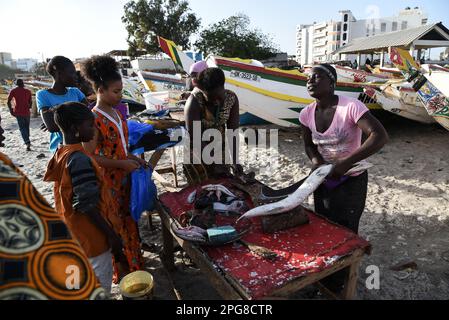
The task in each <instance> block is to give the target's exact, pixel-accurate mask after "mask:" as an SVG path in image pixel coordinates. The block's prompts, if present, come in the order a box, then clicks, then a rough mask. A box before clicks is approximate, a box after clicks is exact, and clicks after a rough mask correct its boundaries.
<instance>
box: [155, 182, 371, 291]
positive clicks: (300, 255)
mask: <svg viewBox="0 0 449 320" xmlns="http://www.w3.org/2000/svg"><path fill="white" fill-rule="evenodd" d="M210 183H221V184H223V185H225V186H228V184H227V183H226V180H220V181H215V182H208V183H205V184H210ZM205 184H202V185H205ZM200 188H201V186H197V187H189V188H186V189H184V190H182V191H180V192H177V193H165V194H163V195H161V196H160V202H161V203H162V204H163V205H164V207H166V208H167V209H168V213H169V214H170V215H171V217H172V218H175V219H177V218H179V216H180V215H181V214H183V213H184V212H186V211H188V210H192V209H193V204H189V203H188V202H187V198H188V196H189V195H190V194H191V193H192V192H193V191H194V190H199V189H200ZM247 202H248V205H249V206H250V207H253V204H252V202H251V200H249V199H248V200H247ZM307 213H308V214H309V218H310V223H309V224H307V225H303V226H299V227H296V228H292V229H288V230H284V231H281V232H277V233H275V234H264V233H263V232H262V226H261V223H260V219H257V218H256V219H253V225H252V227H251V230H250V231H249V232H248V233H247V234H245V236H244V237H243V240H245V241H247V242H250V243H254V244H257V245H261V246H263V247H266V248H268V249H271V250H273V251H274V252H276V253H277V254H278V258H277V259H276V260H275V261H273V262H272V261H268V260H266V259H263V258H260V257H258V256H255V255H254V254H252V253H251V252H250V251H249V250H248V249H247V248H246V247H245V246H243V245H240V244H238V243H234V244H230V245H225V246H221V247H207V246H204V247H203V250H204V251H205V252H206V253H207V254H208V255H209V257H210V260H211V261H212V262H213V263H214V264H215V265H217V266H218V267H220V268H221V269H222V270H223V271H225V272H226V273H228V274H230V275H232V276H233V277H234V278H235V279H236V280H237V281H239V283H240V284H241V285H242V286H243V287H244V288H245V289H246V291H247V293H248V294H249V296H251V297H252V298H253V299H258V298H262V297H264V296H269V295H270V293H271V292H273V291H274V290H275V289H277V288H281V287H283V286H284V285H285V284H287V283H288V282H289V281H292V280H293V279H296V278H298V277H302V276H306V275H309V274H312V273H316V272H320V271H323V270H324V269H326V268H329V267H331V266H332V265H333V264H334V263H335V262H336V261H338V260H340V259H342V258H343V257H345V256H348V255H350V254H352V253H353V252H354V251H355V250H356V249H364V250H366V251H367V252H368V251H369V249H370V244H369V243H368V242H367V241H365V240H364V239H362V238H360V237H359V236H357V235H356V234H354V233H353V232H352V231H351V230H349V229H346V228H344V227H341V226H338V225H336V224H333V223H332V222H330V221H328V220H326V219H324V218H322V217H320V216H318V215H316V214H314V213H313V212H309V211H308V212H307Z"/></svg>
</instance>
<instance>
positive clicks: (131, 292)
mask: <svg viewBox="0 0 449 320" xmlns="http://www.w3.org/2000/svg"><path fill="white" fill-rule="evenodd" d="M153 287H154V282H153V276H152V275H151V274H150V273H148V272H146V271H135V272H133V273H130V274H128V275H127V276H126V277H124V278H123V279H122V281H120V292H121V294H122V297H123V300H152V299H153Z"/></svg>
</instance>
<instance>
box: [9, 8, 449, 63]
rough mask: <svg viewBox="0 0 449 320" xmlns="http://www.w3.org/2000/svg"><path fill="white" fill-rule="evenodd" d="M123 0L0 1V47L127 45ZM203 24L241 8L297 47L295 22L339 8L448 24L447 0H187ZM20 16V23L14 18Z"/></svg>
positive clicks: (39, 50)
mask: <svg viewBox="0 0 449 320" xmlns="http://www.w3.org/2000/svg"><path fill="white" fill-rule="evenodd" d="M126 2H127V0H38V1H35V0H13V1H11V0H0V8H1V9H0V51H7V52H11V53H12V54H13V57H14V58H21V57H34V58H38V57H39V58H40V57H42V56H44V57H45V58H47V57H51V56H53V55H56V54H62V55H66V56H68V57H70V58H77V57H87V56H89V55H92V54H101V53H105V52H108V51H110V50H112V49H126V47H127V46H126V30H125V28H124V26H123V24H122V22H121V19H120V18H121V16H122V14H123V5H124V4H125V3H126ZM189 2H190V7H191V8H192V10H193V11H194V12H195V13H197V15H198V16H199V17H200V18H201V19H202V25H203V27H206V26H208V25H209V24H211V23H214V22H217V21H219V20H221V19H224V18H227V17H229V16H230V15H233V14H236V13H239V12H242V13H245V14H247V15H248V16H249V17H250V18H251V24H252V27H256V28H259V29H261V30H262V31H263V32H264V33H267V34H270V35H271V36H272V38H273V39H274V41H275V42H276V43H277V44H278V45H279V46H280V48H281V50H283V51H286V52H288V53H290V54H294V51H295V28H296V25H298V24H307V23H313V22H314V21H316V22H320V21H324V20H330V19H334V20H336V19H339V14H338V11H339V10H343V9H350V10H352V12H353V13H354V15H355V17H356V18H358V19H364V18H367V17H370V16H371V14H372V13H371V12H370V11H369V8H372V6H376V7H377V8H378V10H379V14H380V16H381V17H382V16H392V15H395V14H397V13H398V12H399V10H401V9H403V8H405V7H407V6H409V7H415V6H419V7H422V8H423V9H424V10H425V11H426V12H427V14H428V15H429V18H430V21H431V22H437V21H442V22H443V23H444V24H445V25H446V26H448V27H449V2H447V0H427V1H422V0H421V1H414V0H409V1H406V0H388V1H387V0H368V1H365V0H348V1H344V2H343V1H335V0H334V1H329V0H320V1H318V0H309V1H303V0H300V1H295V0H276V1H275V0H246V1H244V0H221V1H214V0H190V1H189ZM18 21H20V22H18Z"/></svg>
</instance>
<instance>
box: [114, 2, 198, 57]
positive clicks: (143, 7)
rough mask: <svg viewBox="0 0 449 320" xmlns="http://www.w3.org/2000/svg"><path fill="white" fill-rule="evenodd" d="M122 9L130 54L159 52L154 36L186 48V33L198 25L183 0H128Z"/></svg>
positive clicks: (188, 41) (187, 41)
mask: <svg viewBox="0 0 449 320" xmlns="http://www.w3.org/2000/svg"><path fill="white" fill-rule="evenodd" d="M124 9H125V13H124V15H123V17H122V22H123V23H124V24H125V27H126V30H127V31H128V40H127V41H128V45H129V50H128V51H129V55H130V56H132V57H136V56H137V55H138V52H139V51H141V50H144V51H146V52H147V53H150V54H155V53H157V52H160V48H159V44H158V41H157V36H161V37H164V38H166V39H169V40H172V41H174V42H175V43H176V44H178V45H180V46H182V47H183V48H188V47H189V46H190V36H191V35H192V34H194V33H195V32H197V31H198V29H199V27H200V25H201V20H200V19H199V18H197V17H196V15H195V14H194V13H193V12H191V9H190V7H189V3H188V2H187V1H186V0H131V1H129V2H128V3H127V4H125V7H124Z"/></svg>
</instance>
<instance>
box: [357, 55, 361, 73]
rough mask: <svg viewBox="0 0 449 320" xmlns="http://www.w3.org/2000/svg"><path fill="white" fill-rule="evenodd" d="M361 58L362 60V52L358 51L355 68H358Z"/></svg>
mask: <svg viewBox="0 0 449 320" xmlns="http://www.w3.org/2000/svg"><path fill="white" fill-rule="evenodd" d="M361 60H362V54H361V53H360V52H359V53H357V70H360V63H361Z"/></svg>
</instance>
